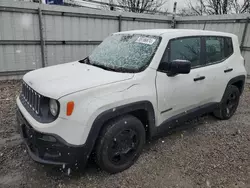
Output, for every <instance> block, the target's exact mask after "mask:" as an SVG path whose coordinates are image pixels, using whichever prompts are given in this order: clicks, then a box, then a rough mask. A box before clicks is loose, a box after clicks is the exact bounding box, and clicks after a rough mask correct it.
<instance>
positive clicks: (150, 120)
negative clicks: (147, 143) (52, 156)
mask: <svg viewBox="0 0 250 188" xmlns="http://www.w3.org/2000/svg"><path fill="white" fill-rule="evenodd" d="M125 114H131V115H133V116H135V117H137V118H138V119H139V120H140V121H141V122H142V123H143V125H144V127H145V130H146V134H147V139H150V138H151V137H152V136H153V135H154V134H155V131H156V129H155V112H154V108H153V105H152V103H151V102H149V101H139V102H134V103H130V104H126V105H122V106H118V107H115V108H112V109H109V110H106V111H104V112H102V113H101V114H99V115H98V116H97V117H96V119H95V120H94V123H93V124H92V127H91V129H90V132H89V135H88V137H87V140H86V145H87V146H88V153H89V154H90V153H91V152H92V150H93V149H94V147H95V143H96V141H97V139H98V136H99V135H100V133H101V131H102V129H103V128H104V126H105V123H106V122H108V121H109V120H111V119H113V118H115V117H119V116H122V115H125ZM145 116H146V120H145V119H144V118H145ZM145 123H146V124H145ZM147 125H148V126H147ZM89 154H88V155H89Z"/></svg>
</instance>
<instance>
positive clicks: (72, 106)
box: [67, 101, 75, 116]
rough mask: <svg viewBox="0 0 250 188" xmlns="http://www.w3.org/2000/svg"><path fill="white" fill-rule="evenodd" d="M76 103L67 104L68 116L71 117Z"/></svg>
mask: <svg viewBox="0 0 250 188" xmlns="http://www.w3.org/2000/svg"><path fill="white" fill-rule="evenodd" d="M74 106H75V103H74V102H73V101H70V102H68V103H67V116H71V114H72V113H73V110H74Z"/></svg>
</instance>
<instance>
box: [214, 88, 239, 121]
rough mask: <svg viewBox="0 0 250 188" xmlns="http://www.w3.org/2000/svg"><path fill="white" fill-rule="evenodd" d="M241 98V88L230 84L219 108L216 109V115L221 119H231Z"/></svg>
mask: <svg viewBox="0 0 250 188" xmlns="http://www.w3.org/2000/svg"><path fill="white" fill-rule="evenodd" d="M239 100H240V91H239V89H238V88H237V87H236V86H234V85H229V86H228V87H227V89H226V91H225V93H224V96H223V98H222V101H221V103H220V105H219V108H218V109H216V110H215V111H214V116H215V117H217V118H218V119H221V120H227V119H230V118H231V117H232V116H233V115H234V113H235V111H236V109H237V107H238V105H239Z"/></svg>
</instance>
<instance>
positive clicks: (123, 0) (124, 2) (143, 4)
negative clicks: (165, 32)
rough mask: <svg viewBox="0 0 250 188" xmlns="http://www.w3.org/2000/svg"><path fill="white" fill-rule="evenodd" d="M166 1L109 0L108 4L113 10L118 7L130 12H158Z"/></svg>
mask: <svg viewBox="0 0 250 188" xmlns="http://www.w3.org/2000/svg"><path fill="white" fill-rule="evenodd" d="M166 2H167V0H109V2H108V4H107V6H108V7H109V8H110V9H111V10H112V9H116V7H117V8H118V9H121V10H124V11H128V12H136V13H156V12H158V11H160V10H162V9H163V6H164V5H165V3H166ZM114 5H115V6H114ZM165 12H167V10H166V9H165Z"/></svg>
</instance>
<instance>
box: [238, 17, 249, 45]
mask: <svg viewBox="0 0 250 188" xmlns="http://www.w3.org/2000/svg"><path fill="white" fill-rule="evenodd" d="M249 21H250V18H249V17H248V18H247V19H246V23H245V27H244V31H243V35H242V38H241V43H240V48H241V50H242V49H243V47H244V42H245V38H246V34H247V28H248V23H249Z"/></svg>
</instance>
